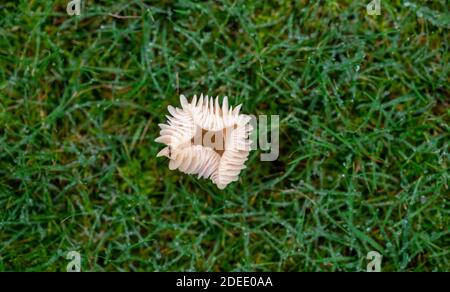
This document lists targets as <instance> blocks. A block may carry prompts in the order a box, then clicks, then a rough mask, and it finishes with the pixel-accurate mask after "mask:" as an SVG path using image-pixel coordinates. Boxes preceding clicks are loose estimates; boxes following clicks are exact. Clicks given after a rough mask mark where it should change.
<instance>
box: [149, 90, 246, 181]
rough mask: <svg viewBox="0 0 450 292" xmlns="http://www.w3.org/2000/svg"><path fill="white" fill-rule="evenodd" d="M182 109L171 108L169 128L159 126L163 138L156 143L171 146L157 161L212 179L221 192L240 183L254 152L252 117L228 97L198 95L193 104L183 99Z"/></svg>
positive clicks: (163, 150)
mask: <svg viewBox="0 0 450 292" xmlns="http://www.w3.org/2000/svg"><path fill="white" fill-rule="evenodd" d="M180 102H181V108H175V107H173V106H168V110H169V113H170V114H171V116H166V117H167V120H168V121H167V124H159V127H160V128H161V131H160V137H158V138H157V139H156V140H155V141H156V142H159V143H163V144H165V145H167V147H165V148H164V149H162V150H161V151H160V152H159V153H158V155H157V157H159V156H166V157H167V158H169V159H170V162H169V168H170V169H171V170H174V169H178V170H180V171H181V172H184V173H187V174H197V175H198V177H199V178H206V179H208V178H210V179H211V180H212V182H213V183H214V184H216V185H217V187H218V188H219V189H224V188H225V187H226V186H227V185H228V184H229V183H231V182H233V181H237V180H238V177H239V173H240V172H241V170H242V169H244V168H245V165H244V163H245V161H246V160H247V158H248V154H249V152H250V144H251V141H250V138H249V135H250V132H251V131H252V130H253V129H252V126H251V125H250V116H247V115H244V114H239V110H240V108H241V105H238V106H237V107H236V108H235V109H234V110H233V107H228V98H227V97H224V99H223V101H222V106H220V105H219V97H216V99H215V100H214V99H213V97H209V98H208V96H205V97H204V96H203V94H202V95H201V96H200V98H199V99H198V100H197V96H196V95H195V96H194V98H193V99H192V101H191V102H190V103H189V102H188V100H187V99H186V97H185V96H184V95H181V96H180Z"/></svg>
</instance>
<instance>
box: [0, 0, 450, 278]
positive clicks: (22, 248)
mask: <svg viewBox="0 0 450 292" xmlns="http://www.w3.org/2000/svg"><path fill="white" fill-rule="evenodd" d="M68 2H69V0H67V1H65V0H56V1H44V0H34V1H28V0H20V1H19V0H18V1H5V0H4V1H1V2H0V271H65V270H66V265H67V264H68V263H69V260H67V259H66V255H67V253H68V252H69V251H77V252H79V254H80V255H81V265H82V267H81V269H82V271H365V270H366V266H367V263H368V260H367V259H366V255H367V253H368V252H370V251H377V252H379V253H380V254H381V255H382V262H381V269H382V270H383V271H450V229H449V227H450V202H449V199H450V190H449V185H448V184H449V182H448V179H449V156H450V154H449V143H450V139H449V138H450V123H449V122H450V106H449V105H450V78H449V76H450V65H449V61H450V60H449V59H450V53H449V43H450V42H449V41H450V33H449V29H450V21H449V19H450V6H449V5H448V2H447V1H445V0H443V1H438V0H436V1H419V0H411V1H399V0H396V1H381V15H368V14H367V12H366V5H367V4H368V3H369V2H370V1H369V0H367V1H332V0H330V1H308V0H300V1H282V0H279V1H238V0H221V1H212V0H211V1H181V0H180V1H171V0H164V1H142V0H132V1H112V0H103V1H89V0H87V1H82V2H83V7H82V9H81V15H79V16H76V15H74V16H69V15H68V14H67V13H66V5H67V3H68ZM366 2H367V3H366ZM200 93H204V94H208V95H213V96H221V97H222V96H228V98H229V103H230V105H234V106H235V105H237V104H239V103H242V104H243V106H242V112H243V113H246V114H253V115H256V116H258V115H279V117H280V125H279V141H280V149H279V157H278V159H277V160H276V161H269V162H267V161H260V155H261V153H263V152H264V151H262V150H256V151H252V152H251V153H250V156H249V160H248V161H247V163H246V165H247V168H246V169H245V170H244V171H243V172H242V173H241V175H240V179H239V181H238V182H235V183H232V184H230V185H229V186H228V187H227V188H226V189H225V190H219V189H218V188H217V187H216V186H215V185H214V184H213V183H211V182H210V181H209V180H201V179H197V178H196V177H194V176H189V175H185V174H183V173H181V172H179V171H171V170H169V168H168V160H167V159H166V158H163V157H159V158H156V154H157V153H158V152H159V151H160V150H161V149H162V148H163V146H162V145H161V144H159V143H155V142H154V140H155V139H156V138H157V137H158V136H159V127H158V123H163V122H165V121H166V114H168V112H167V106H168V105H174V106H179V95H180V94H184V95H186V96H188V97H189V98H191V97H192V96H193V95H194V94H200Z"/></svg>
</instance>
